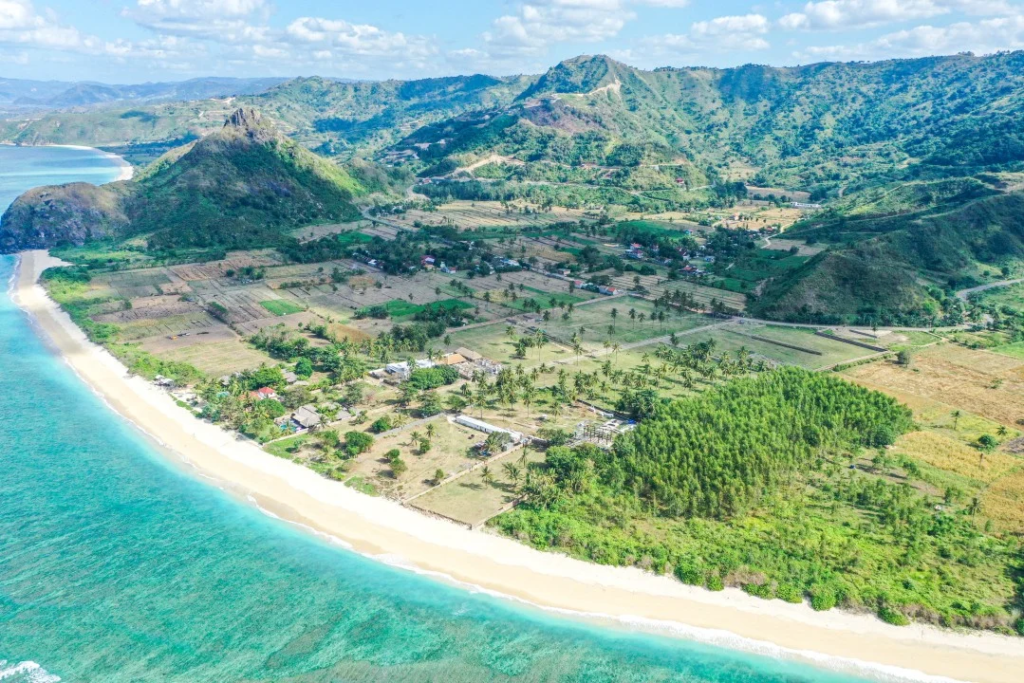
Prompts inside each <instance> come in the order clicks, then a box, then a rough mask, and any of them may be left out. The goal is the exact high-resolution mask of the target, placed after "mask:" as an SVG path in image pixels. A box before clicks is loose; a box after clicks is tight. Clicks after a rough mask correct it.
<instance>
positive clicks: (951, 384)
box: [845, 344, 1024, 428]
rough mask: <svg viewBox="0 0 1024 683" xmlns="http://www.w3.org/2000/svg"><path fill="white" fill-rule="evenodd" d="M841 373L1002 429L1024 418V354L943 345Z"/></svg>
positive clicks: (869, 384)
mask: <svg viewBox="0 0 1024 683" xmlns="http://www.w3.org/2000/svg"><path fill="white" fill-rule="evenodd" d="M845 374H846V375H847V376H849V377H850V378H852V379H853V380H855V381H857V382H859V383H861V384H864V385H866V386H869V387H871V388H875V389H878V390H880V391H884V392H886V393H888V394H892V395H894V396H896V397H897V398H900V399H901V400H904V397H908V396H909V397H914V396H919V397H923V398H927V399H931V400H934V401H938V402H941V403H944V404H945V405H947V406H949V409H950V410H954V409H960V410H965V411H970V412H973V413H976V414H978V415H981V416H983V417H986V418H988V419H990V420H993V421H995V422H998V423H1000V424H1002V425H1005V426H1006V427H1008V428H1014V426H1015V425H1016V424H1017V420H1020V419H1024V359H1017V358H1013V357H1010V356H1005V355H1001V354H997V353H991V352H989V351H975V350H971V349H965V348H962V347H959V346H953V345H950V344H944V345H942V346H938V347H933V348H929V349H925V350H923V351H920V352H919V353H916V354H914V355H913V360H912V363H911V367H909V368H907V367H902V366H899V365H896V364H895V363H873V364H871V365H863V366H860V367H856V368H852V369H850V370H848V371H846V373H845Z"/></svg>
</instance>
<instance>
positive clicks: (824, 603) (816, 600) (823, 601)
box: [811, 586, 838, 612]
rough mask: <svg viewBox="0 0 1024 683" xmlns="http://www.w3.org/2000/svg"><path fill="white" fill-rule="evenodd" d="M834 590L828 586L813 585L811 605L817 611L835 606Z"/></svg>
mask: <svg viewBox="0 0 1024 683" xmlns="http://www.w3.org/2000/svg"><path fill="white" fill-rule="evenodd" d="M836 603H838V600H837V599H836V592H835V590H833V589H832V588H830V587H828V586H815V587H814V588H813V589H811V607H812V608H814V609H815V610H817V611H818V612H825V611H827V610H830V609H832V608H833V607H835V606H836Z"/></svg>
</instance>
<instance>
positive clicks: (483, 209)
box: [389, 201, 585, 230]
mask: <svg viewBox="0 0 1024 683" xmlns="http://www.w3.org/2000/svg"><path fill="white" fill-rule="evenodd" d="M507 206H508V207H509V208H506V207H505V206H502V204H501V202H469V201H455V202H450V203H448V204H444V205H442V206H440V207H438V209H437V210H436V211H420V210H418V209H413V210H410V211H406V212H405V213H404V214H399V215H395V216H391V217H389V220H390V221H391V222H393V223H398V224H400V225H404V226H407V227H408V228H409V229H414V227H415V224H416V223H419V224H421V225H425V226H430V225H451V226H454V227H456V228H458V229H459V230H468V229H473V228H484V229H506V228H510V229H520V228H524V227H534V226H541V227H543V226H548V225H552V224H554V223H559V222H564V221H579V220H582V219H583V218H584V217H585V212H583V211H580V210H576V209H562V208H558V207H556V208H553V209H551V210H550V211H545V212H539V211H537V210H536V207H532V208H530V213H525V210H526V208H527V206H532V205H528V204H526V203H523V202H512V203H511V204H509V205H507Z"/></svg>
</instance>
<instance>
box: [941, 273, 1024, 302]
mask: <svg viewBox="0 0 1024 683" xmlns="http://www.w3.org/2000/svg"><path fill="white" fill-rule="evenodd" d="M1022 282H1024V277H1022V278H1018V279H1016V280H1003V281H1002V282H992V283H989V284H987V285H981V286H980V287H971V288H970V289H961V290H960V291H959V292H957V293H956V295H957V296H958V297H960V299H962V300H964V301H967V299H968V298H969V297H970V296H971V294H976V293H978V292H984V291H987V290H989V289H995V288H997V287H1009V286H1010V285H1019V284H1020V283H1022Z"/></svg>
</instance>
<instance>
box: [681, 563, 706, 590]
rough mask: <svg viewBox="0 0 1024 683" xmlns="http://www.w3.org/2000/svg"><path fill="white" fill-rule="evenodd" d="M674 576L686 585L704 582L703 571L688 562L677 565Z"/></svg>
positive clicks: (697, 584) (696, 584)
mask: <svg viewBox="0 0 1024 683" xmlns="http://www.w3.org/2000/svg"><path fill="white" fill-rule="evenodd" d="M676 577H678V579H679V580H680V581H682V582H683V583H685V584H686V585H688V586H699V585H701V584H702V583H704V574H703V572H701V571H700V570H699V569H697V568H696V567H694V566H693V565H690V564H681V565H679V566H677V567H676Z"/></svg>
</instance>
